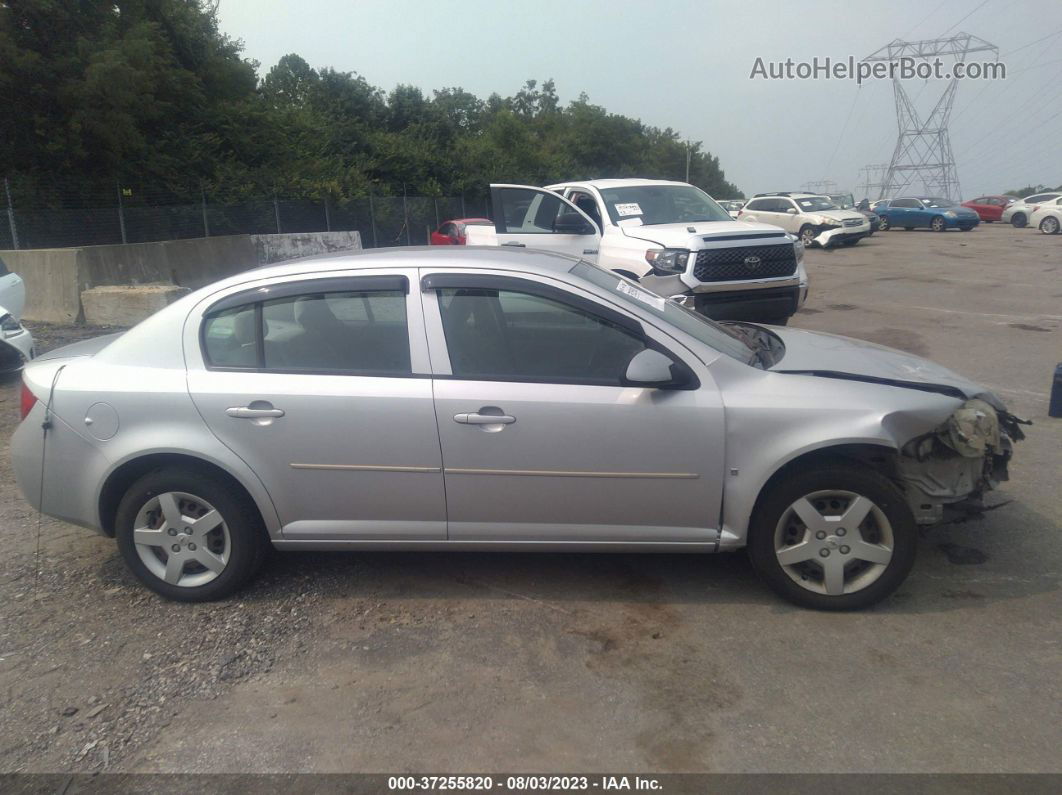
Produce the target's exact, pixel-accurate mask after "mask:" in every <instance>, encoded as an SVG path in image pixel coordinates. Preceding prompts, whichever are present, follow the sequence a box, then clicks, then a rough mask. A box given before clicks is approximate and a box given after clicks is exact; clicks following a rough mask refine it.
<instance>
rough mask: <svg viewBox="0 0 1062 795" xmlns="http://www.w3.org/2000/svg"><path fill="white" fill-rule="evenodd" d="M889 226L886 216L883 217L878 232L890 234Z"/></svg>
mask: <svg viewBox="0 0 1062 795" xmlns="http://www.w3.org/2000/svg"><path fill="white" fill-rule="evenodd" d="M889 226H890V224H889V219H888V218H885V217H884V216H882V218H881V222H880V223H879V224H878V231H879V232H888V231H889Z"/></svg>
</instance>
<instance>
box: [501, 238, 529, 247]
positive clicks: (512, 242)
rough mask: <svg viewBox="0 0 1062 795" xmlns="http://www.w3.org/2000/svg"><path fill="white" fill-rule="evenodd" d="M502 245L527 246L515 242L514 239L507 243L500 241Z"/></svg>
mask: <svg viewBox="0 0 1062 795" xmlns="http://www.w3.org/2000/svg"><path fill="white" fill-rule="evenodd" d="M502 245H503V246H512V247H513V248H527V246H526V245H525V244H523V243H517V242H516V241H515V240H511V241H509V242H508V243H502Z"/></svg>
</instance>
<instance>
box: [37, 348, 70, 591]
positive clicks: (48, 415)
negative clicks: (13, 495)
mask: <svg viewBox="0 0 1062 795" xmlns="http://www.w3.org/2000/svg"><path fill="white" fill-rule="evenodd" d="M65 368H66V365H65V364H61V365H59V369H58V370H56V371H55V375H53V376H52V385H51V387H50V388H49V389H48V402H47V403H45V404H44V421H43V422H42V423H41V483H40V491H39V492H38V493H37V540H36V548H35V549H34V552H33V598H34V600H36V599H37V585H38V583H39V582H40V579H41V527H42V524H43V522H44V456H45V453H46V452H47V451H48V431H49V430H51V427H52V400H53V399H54V398H55V385H56V384H57V383H59V374H60V373H62V372H63V370H64V369H65Z"/></svg>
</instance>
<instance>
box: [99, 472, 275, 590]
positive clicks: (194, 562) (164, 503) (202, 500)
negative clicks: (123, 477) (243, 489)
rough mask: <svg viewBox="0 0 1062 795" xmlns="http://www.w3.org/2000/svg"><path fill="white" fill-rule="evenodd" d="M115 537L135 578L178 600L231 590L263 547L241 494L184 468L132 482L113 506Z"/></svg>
mask: <svg viewBox="0 0 1062 795" xmlns="http://www.w3.org/2000/svg"><path fill="white" fill-rule="evenodd" d="M115 535H116V537H117V540H118V548H119V550H120V551H121V553H122V557H123V558H124V559H125V563H126V565H127V566H128V567H129V569H130V571H132V572H133V574H134V575H136V577H137V579H139V580H140V581H141V582H142V583H144V584H145V585H146V586H147V587H148V588H150V589H151V590H153V591H155V592H156V593H159V594H161V595H163V596H165V597H167V598H169V599H175V600H178V601H182V602H208V601H211V600H214V599H221V598H223V597H226V596H228V595H230V594H232V593H233V592H234V591H236V590H237V589H239V588H240V587H241V586H242V585H244V584H245V583H246V582H247V581H248V580H249V579H250V578H251V577H252V576H253V575H254V574H255V572H256V571H257V570H258V567H259V566H260V565H261V563H262V560H263V559H264V557H265V553H266V552H267V551H268V544H269V541H268V539H267V537H266V534H265V530H264V529H263V527H262V523H261V518H260V517H259V515H258V510H257V508H256V507H255V506H254V504H253V503H252V502H251V500H250V499H249V498H248V497H247V496H246V495H244V494H234V493H233V492H232V491H231V489H229V488H227V487H226V484H224V483H221V482H218V481H217V480H216V479H211V478H207V477H205V476H203V475H201V474H199V473H197V472H194V471H192V470H190V469H184V468H169V469H161V470H157V471H155V472H149V473H148V474H146V475H144V476H143V477H142V478H140V479H139V480H138V481H136V482H135V483H134V484H133V485H132V486H131V487H130V488H129V490H128V491H127V492H126V494H125V496H124V497H123V498H122V501H121V503H120V504H119V506H118V513H117V516H116V517H115Z"/></svg>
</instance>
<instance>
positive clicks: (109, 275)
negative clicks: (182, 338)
mask: <svg viewBox="0 0 1062 795" xmlns="http://www.w3.org/2000/svg"><path fill="white" fill-rule="evenodd" d="M80 251H81V264H82V267H83V268H84V269H85V278H86V281H87V283H88V285H89V286H90V287H123V286H128V285H135V284H176V285H179V286H181V287H191V288H192V289H193V290H194V289H197V288H199V287H203V286H204V285H207V284H210V283H211V282H215V281H217V280H218V279H222V278H224V277H226V276H231V275H233V274H234V273H239V272H240V271H245V270H247V269H248V268H253V267H255V266H256V265H258V264H259V263H258V260H257V259H256V257H255V248H254V245H253V244H252V243H251V238H250V236H249V235H229V236H226V237H198V238H191V239H189V240H164V241H161V242H158V243H131V244H128V245H116V246H85V247H83V248H81V249H80Z"/></svg>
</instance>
